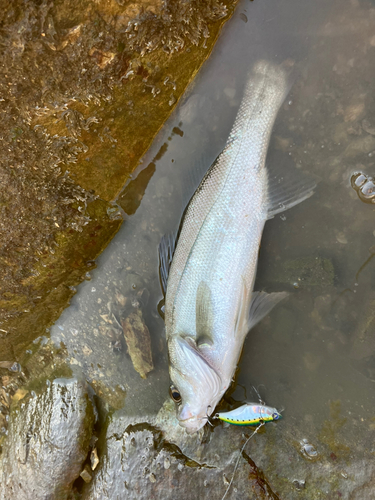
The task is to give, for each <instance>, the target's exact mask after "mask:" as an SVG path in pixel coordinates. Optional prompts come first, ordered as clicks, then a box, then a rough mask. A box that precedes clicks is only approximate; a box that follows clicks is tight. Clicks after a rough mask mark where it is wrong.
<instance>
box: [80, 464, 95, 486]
mask: <svg viewBox="0 0 375 500" xmlns="http://www.w3.org/2000/svg"><path fill="white" fill-rule="evenodd" d="M80 476H81V478H82V479H83V480H84V481H85V483H89V482H90V481H91V480H92V475H91V471H90V468H89V466H88V465H85V468H84V469H83V471H82V472H81V474H80Z"/></svg>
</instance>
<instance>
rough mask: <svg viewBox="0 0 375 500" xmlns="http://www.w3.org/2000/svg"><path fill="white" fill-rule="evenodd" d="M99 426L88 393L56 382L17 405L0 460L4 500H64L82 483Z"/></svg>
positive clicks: (71, 384)
mask: <svg viewBox="0 0 375 500" xmlns="http://www.w3.org/2000/svg"><path fill="white" fill-rule="evenodd" d="M93 424H94V412H93V406H92V404H91V402H90V400H89V397H88V394H87V387H86V385H85V384H84V383H82V382H79V381H78V380H76V379H56V380H54V381H53V382H52V383H50V384H47V386H46V388H45V389H44V391H43V392H41V393H40V394H39V395H36V394H35V393H31V394H30V395H29V397H28V399H26V398H23V399H22V401H20V402H19V403H18V404H13V406H12V409H11V412H10V418H9V432H8V436H7V439H6V441H5V442H4V443H3V453H2V455H1V456H0V457H1V459H0V498H1V499H3V500H13V499H16V498H17V500H23V499H24V500H31V499H33V500H39V499H40V500H41V499H45V500H47V499H52V498H53V499H54V500H64V499H66V498H68V495H69V492H70V490H71V487H72V484H73V482H74V481H75V479H77V477H79V475H80V473H81V471H82V465H83V462H84V460H85V459H86V457H87V454H88V451H89V443H90V438H91V433H92V427H93Z"/></svg>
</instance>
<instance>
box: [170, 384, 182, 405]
mask: <svg viewBox="0 0 375 500" xmlns="http://www.w3.org/2000/svg"><path fill="white" fill-rule="evenodd" d="M169 395H170V397H171V398H172V399H173V401H174V402H175V403H181V401H182V398H181V394H180V391H179V390H178V389H176V387H175V386H174V385H173V384H172V385H171V386H170V387H169Z"/></svg>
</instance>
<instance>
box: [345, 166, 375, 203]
mask: <svg viewBox="0 0 375 500" xmlns="http://www.w3.org/2000/svg"><path fill="white" fill-rule="evenodd" d="M350 182H351V185H352V188H353V189H354V190H355V191H357V194H358V197H359V199H360V200H362V201H364V202H365V203H375V181H374V179H373V177H370V176H369V175H366V174H363V173H362V172H356V173H355V174H353V175H352V177H351V179H350Z"/></svg>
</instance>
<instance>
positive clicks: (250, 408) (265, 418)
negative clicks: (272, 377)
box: [214, 403, 281, 425]
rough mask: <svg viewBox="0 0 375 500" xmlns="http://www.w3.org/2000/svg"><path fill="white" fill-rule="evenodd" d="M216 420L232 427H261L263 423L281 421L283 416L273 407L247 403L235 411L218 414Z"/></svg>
mask: <svg viewBox="0 0 375 500" xmlns="http://www.w3.org/2000/svg"><path fill="white" fill-rule="evenodd" d="M214 418H218V419H219V420H222V421H223V422H228V423H229V424H232V425H259V424H261V423H262V422H273V421H274V420H279V418H281V414H280V413H279V412H278V411H277V410H276V408H272V406H267V405H264V404H262V403H246V404H244V405H242V406H240V407H239V408H236V409H235V410H231V411H223V412H219V413H216V414H215V415H214Z"/></svg>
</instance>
